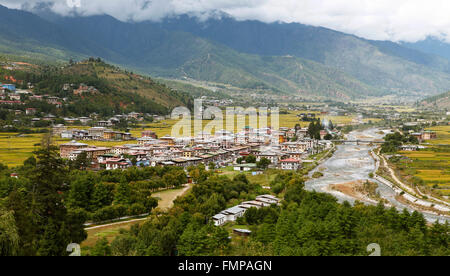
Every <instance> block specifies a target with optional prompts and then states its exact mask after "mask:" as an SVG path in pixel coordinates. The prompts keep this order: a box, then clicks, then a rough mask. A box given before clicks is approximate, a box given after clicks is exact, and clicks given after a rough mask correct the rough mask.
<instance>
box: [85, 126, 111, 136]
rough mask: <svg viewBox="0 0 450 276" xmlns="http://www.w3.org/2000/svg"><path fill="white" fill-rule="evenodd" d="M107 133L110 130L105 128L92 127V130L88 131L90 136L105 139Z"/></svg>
mask: <svg viewBox="0 0 450 276" xmlns="http://www.w3.org/2000/svg"><path fill="white" fill-rule="evenodd" d="M106 131H108V130H107V129H106V128H104V127H91V128H90V129H88V132H89V135H90V136H98V137H104V133H105V132H106Z"/></svg>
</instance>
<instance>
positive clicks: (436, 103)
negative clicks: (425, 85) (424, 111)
mask: <svg viewBox="0 0 450 276" xmlns="http://www.w3.org/2000/svg"><path fill="white" fill-rule="evenodd" d="M420 106H421V107H429V108H436V109H440V110H450V92H447V93H443V94H440V95H437V96H433V97H429V98H426V99H425V100H423V101H421V102H420Z"/></svg>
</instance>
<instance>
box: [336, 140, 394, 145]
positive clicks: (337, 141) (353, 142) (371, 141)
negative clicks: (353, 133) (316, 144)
mask: <svg viewBox="0 0 450 276" xmlns="http://www.w3.org/2000/svg"><path fill="white" fill-rule="evenodd" d="M331 142H335V143H344V144H346V143H352V144H357V145H359V144H384V143H385V141H382V140H331Z"/></svg>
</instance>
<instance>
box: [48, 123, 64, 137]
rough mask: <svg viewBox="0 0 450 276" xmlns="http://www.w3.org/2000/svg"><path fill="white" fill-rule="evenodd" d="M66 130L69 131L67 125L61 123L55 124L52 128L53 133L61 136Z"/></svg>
mask: <svg viewBox="0 0 450 276" xmlns="http://www.w3.org/2000/svg"><path fill="white" fill-rule="evenodd" d="M65 131H67V127H66V126H65V125H61V124H59V125H56V126H53V128H52V133H53V135H55V136H61V133H63V132H65Z"/></svg>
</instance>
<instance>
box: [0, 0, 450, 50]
mask: <svg viewBox="0 0 450 276" xmlns="http://www.w3.org/2000/svg"><path fill="white" fill-rule="evenodd" d="M76 1H80V7H78V8H73V5H68V3H69V4H70V3H74V2H75V3H76ZM42 2H47V3H51V5H50V6H51V9H52V10H53V11H54V12H56V13H59V14H62V15H69V14H71V13H73V12H74V11H76V12H77V13H78V14H82V15H86V16H88V15H96V14H109V15H111V16H114V17H116V18H117V19H120V20H123V21H128V20H132V21H143V20H154V21H155V20H160V19H162V18H164V17H167V16H176V15H179V14H191V15H195V16H197V17H200V18H206V17H208V16H211V15H212V14H215V13H216V12H217V11H221V12H225V13H228V14H230V15H231V16H233V17H235V18H236V19H238V20H246V19H255V20H260V21H264V22H275V21H283V22H298V23H303V24H310V25H314V26H323V27H327V28H331V29H334V30H338V31H342V32H346V33H351V34H355V35H358V36H361V37H365V38H368V39H377V40H392V41H409V42H414V41H418V40H422V39H425V38H426V37H427V36H434V37H437V38H441V39H443V40H446V41H447V42H450V16H449V14H450V1H447V0H428V1H424V0H394V1H392V0H45V1H43V0H35V1H33V0H0V4H3V5H5V6H8V7H11V8H23V9H28V10H31V9H33V7H35V5H36V4H37V3H42Z"/></svg>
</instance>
